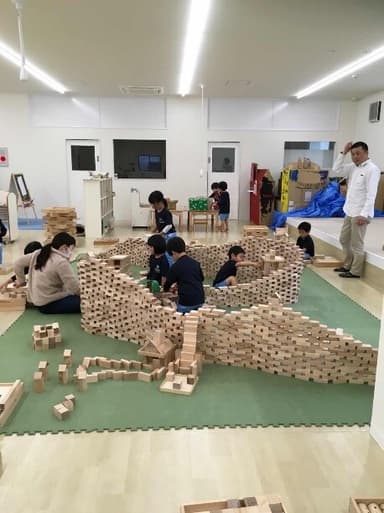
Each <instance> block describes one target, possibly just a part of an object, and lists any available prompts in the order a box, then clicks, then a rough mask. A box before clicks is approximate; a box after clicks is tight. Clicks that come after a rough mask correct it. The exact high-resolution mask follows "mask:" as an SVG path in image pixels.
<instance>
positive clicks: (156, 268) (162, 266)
mask: <svg viewBox="0 0 384 513" xmlns="http://www.w3.org/2000/svg"><path fill="white" fill-rule="evenodd" d="M147 244H148V246H149V247H150V248H151V256H150V257H149V271H148V274H147V280H153V281H157V282H158V283H159V285H164V283H165V277H166V276H167V273H168V271H169V263H168V260H167V257H166V256H165V251H166V242H165V239H164V237H163V236H162V235H160V234H156V235H152V236H151V237H149V239H148V242H147Z"/></svg>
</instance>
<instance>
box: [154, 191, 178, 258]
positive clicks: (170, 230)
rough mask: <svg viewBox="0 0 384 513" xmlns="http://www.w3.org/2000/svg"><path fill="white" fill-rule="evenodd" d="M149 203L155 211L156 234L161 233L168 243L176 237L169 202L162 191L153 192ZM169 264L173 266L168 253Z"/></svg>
mask: <svg viewBox="0 0 384 513" xmlns="http://www.w3.org/2000/svg"><path fill="white" fill-rule="evenodd" d="M148 202H149V203H150V204H151V205H152V207H153V209H154V210H155V223H156V226H155V229H154V232H155V233H159V234H160V235H162V236H163V237H164V238H165V241H166V242H168V241H169V240H170V239H172V238H173V237H176V235H177V233H176V228H175V225H174V224H173V217H172V213H171V212H170V211H169V210H168V203H167V200H166V199H165V198H164V195H163V193H162V192H161V191H153V192H151V194H150V195H149V196H148ZM166 257H167V259H168V263H169V265H170V266H171V265H172V264H173V259H172V257H171V256H170V255H169V254H168V253H166Z"/></svg>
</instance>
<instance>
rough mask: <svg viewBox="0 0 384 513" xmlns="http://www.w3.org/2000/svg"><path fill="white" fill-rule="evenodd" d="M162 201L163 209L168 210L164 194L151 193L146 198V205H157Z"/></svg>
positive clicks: (158, 192) (159, 192)
mask: <svg viewBox="0 0 384 513" xmlns="http://www.w3.org/2000/svg"><path fill="white" fill-rule="evenodd" d="M160 201H162V202H163V203H164V206H165V208H168V202H167V200H166V199H165V198H164V194H163V193H162V192H161V191H152V192H151V194H150V195H149V196H148V203H150V204H151V205H153V204H154V203H159V202H160Z"/></svg>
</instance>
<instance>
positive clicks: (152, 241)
mask: <svg viewBox="0 0 384 513" xmlns="http://www.w3.org/2000/svg"><path fill="white" fill-rule="evenodd" d="M147 244H148V246H150V247H151V248H153V250H154V252H155V255H163V254H164V253H165V249H166V243H165V239H164V237H163V236H162V235H152V236H151V237H149V239H148V241H147Z"/></svg>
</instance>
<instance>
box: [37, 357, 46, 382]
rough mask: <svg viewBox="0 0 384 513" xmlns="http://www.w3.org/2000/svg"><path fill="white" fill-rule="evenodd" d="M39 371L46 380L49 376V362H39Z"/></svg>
mask: <svg viewBox="0 0 384 513" xmlns="http://www.w3.org/2000/svg"><path fill="white" fill-rule="evenodd" d="M38 369H39V372H41V373H42V374H43V378H44V379H46V378H47V376H48V362H46V361H41V362H39V367H38Z"/></svg>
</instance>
